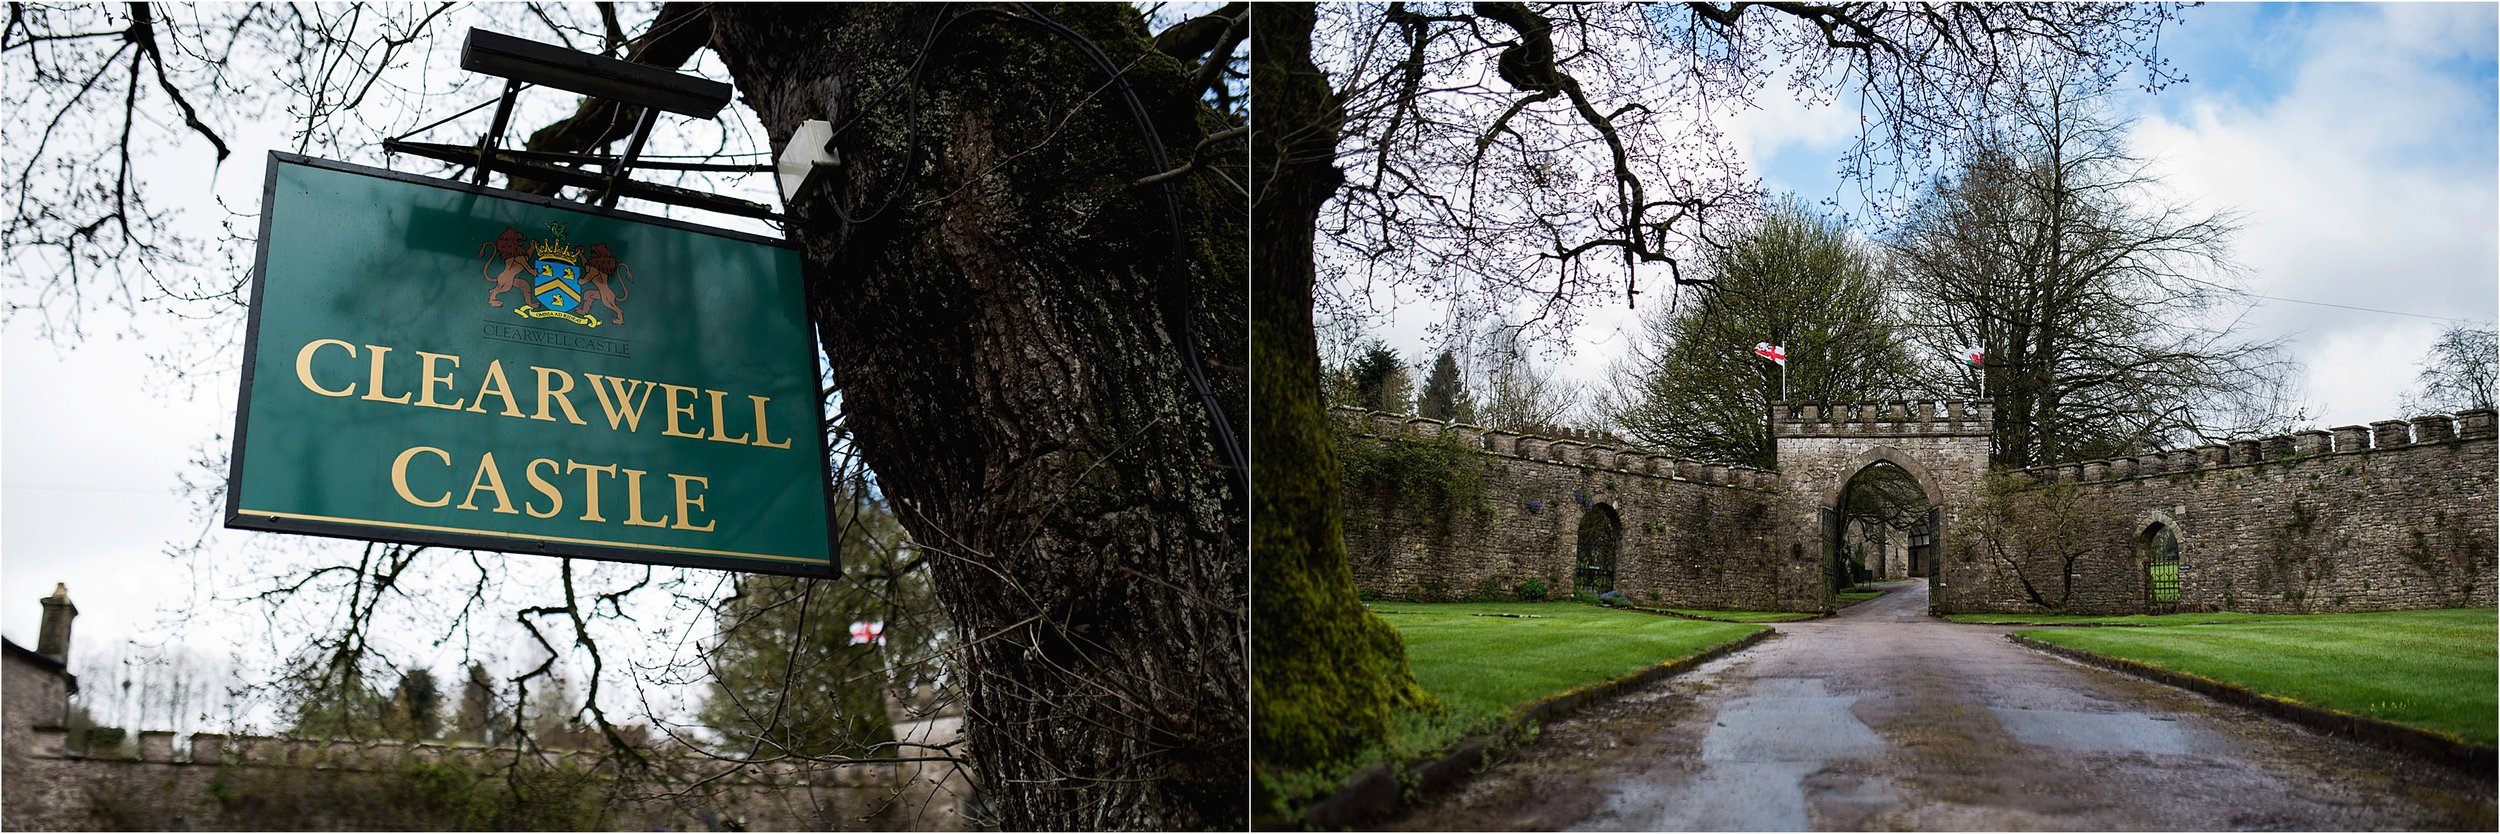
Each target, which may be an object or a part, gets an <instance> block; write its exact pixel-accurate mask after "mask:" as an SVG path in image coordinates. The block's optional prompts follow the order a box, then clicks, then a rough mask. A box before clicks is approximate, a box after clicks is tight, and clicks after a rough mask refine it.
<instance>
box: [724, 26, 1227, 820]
mask: <svg viewBox="0 0 2500 834" xmlns="http://www.w3.org/2000/svg"><path fill="white" fill-rule="evenodd" d="M712 8H713V14H714V15H716V16H717V20H716V21H715V26H716V29H717V31H716V35H715V39H714V41H713V45H714V48H715V49H716V50H717V51H718V52H719V53H720V54H721V56H722V58H723V59H724V61H725V62H726V63H727V64H728V67H729V70H730V73H731V75H732V77H733V78H734V79H735V80H736V82H737V86H738V88H739V90H740V92H741V94H742V98H743V99H744V101H745V102H746V104H747V105H748V106H750V107H753V108H754V109H755V111H756V113H757V115H758V116H759V117H760V118H761V120H762V122H763V124H764V126H765V128H766V130H767V131H768V132H769V133H770V135H771V139H772V145H773V147H775V148H780V147H782V146H783V145H784V144H785V143H786V142H787V141H788V140H789V137H790V134H791V132H792V131H793V130H794V129H796V128H797V127H798V126H799V124H800V123H801V122H802V121H804V120H807V119H823V118H826V116H827V101H828V98H829V97H830V98H833V99H835V100H837V103H838V106H839V110H840V113H841V115H839V116H837V117H836V120H835V122H836V125H837V126H838V127H843V128H844V129H843V130H842V132H841V133H840V134H839V135H838V136H837V138H836V145H837V147H838V148H839V150H840V152H841V155H842V156H841V158H842V162H843V163H845V167H843V168H842V169H841V170H840V172H839V174H838V175H837V176H835V177H834V178H833V179H834V182H832V183H831V184H830V185H829V186H827V187H826V188H824V189H822V190H821V191H818V192H816V193H814V194H812V195H806V196H803V197H802V198H801V199H800V201H799V202H800V204H801V205H799V206H797V207H794V209H793V211H792V215H793V216H792V218H791V221H790V235H791V238H792V239H793V240H794V241H796V242H797V243H798V244H799V245H800V246H801V247H802V248H803V251H804V258H805V264H806V270H807V276H808V280H809V282H810V285H811V287H812V288H813V290H814V292H815V298H814V299H813V304H814V307H813V309H812V310H811V317H812V318H813V320H814V322H815V324H816V326H817V328H818V338H819V340H820V342H821V344H822V345H823V346H824V349H825V353H826V355H827V357H828V358H829V360H830V362H831V363H832V367H833V376H834V380H835V382H836V385H837V386H838V387H839V389H840V391H841V393H842V410H843V416H844V420H845V423H846V424H847V426H848V427H849V429H850V430H851V432H852V433H853V442H854V443H855V444H857V446H858V448H859V451H860V454H861V455H863V457H864V459H865V460H866V461H867V462H868V464H869V465H870V467H872V468H873V469H874V470H875V471H876V473H877V479H878V485H879V487H880V488H881V489H882V490H883V491H884V493H885V495H887V496H888V497H890V498H891V499H893V505H894V507H895V511H896V513H897V515H899V516H900V517H901V520H902V522H903V524H904V525H905V526H906V527H907V528H908V529H909V530H910V532H911V534H912V539H913V541H914V542H915V543H916V545H917V546H918V547H920V548H922V549H923V550H925V551H928V552H930V553H932V554H934V555H935V557H936V558H935V560H934V578H935V580H936V587H937V593H938V596H939V598H940V600H941V602H942V604H943V606H944V608H945V610H946V612H947V615H948V617H949V619H950V620H951V621H952V623H953V627H954V628H955V629H956V639H957V640H958V641H960V642H961V644H962V646H963V648H962V650H961V651H962V654H961V657H960V668H962V669H963V670H964V671H965V673H966V678H967V680H965V681H964V684H963V686H964V689H965V691H966V693H967V696H968V700H967V709H968V715H967V717H968V720H967V721H966V726H967V731H968V733H969V738H968V750H969V754H970V756H971V757H972V760H973V766H974V769H975V775H976V777H977V778H978V779H979V780H980V782H981V784H982V785H984V786H985V788H984V789H985V791H986V792H987V793H988V795H989V796H990V797H991V799H992V801H994V802H995V803H996V806H997V808H998V813H999V819H998V821H997V822H998V824H999V825H1000V826H1001V827H1003V828H1006V829H1010V830H1037V829H1038V830H1050V829H1056V830H1102V829H1137V828H1153V829H1174V828H1223V829H1238V828H1240V827H1242V826H1243V824H1244V819H1243V815H1244V812H1245V809H1246V807H1247V801H1246V796H1245V793H1244V790H1243V785H1242V768H1241V762H1242V760H1243V758H1244V757H1245V755H1246V742H1247V731H1246V727H1245V723H1244V721H1245V716H1246V713H1247V691H1246V690H1247V688H1248V687H1247V683H1248V681H1247V674H1246V667H1245V662H1244V659H1245V655H1246V646H1245V642H1244V637H1245V624H1244V623H1243V621H1242V618H1243V616H1244V612H1245V605H1246V603H1245V600H1246V595H1247V592H1248V588H1247V575H1246V574H1247V567H1246V565H1245V564H1244V559H1245V558H1246V549H1245V547H1244V543H1245V540H1246V535H1247V531H1246V519H1245V516H1244V513H1243V509H1244V505H1243V501H1244V497H1243V496H1242V495H1240V494H1239V489H1238V487H1237V486H1236V484H1237V483H1238V475H1239V473H1238V472H1234V471H1228V470H1226V469H1225V468H1223V466H1222V465H1221V464H1220V463H1219V462H1218V461H1219V456H1218V453H1217V443H1218V440H1217V438H1216V432H1215V430H1214V428H1213V426H1214V423H1213V421H1212V420H1210V418H1209V416H1208V414H1207V413H1206V412H1205V410H1204V409H1203V408H1202V407H1201V405H1200V400H1199V398H1198V395H1197V394H1196V393H1195V389H1194V387H1193V385H1192V383H1191V382H1190V380H1189V378H1188V377H1187V376H1186V374H1185V369H1184V365H1183V362H1182V360H1181V358H1180V357H1181V352H1180V351H1181V340H1182V339H1184V338H1188V337H1189V335H1190V334H1189V332H1188V331H1189V330H1192V329H1194V331H1195V333H1194V337H1195V339H1196V340H1197V345H1198V350H1199V351H1200V354H1201V355H1202V356H1205V357H1211V358H1215V359H1216V360H1218V362H1220V363H1222V364H1212V363H1211V365H1210V367H1208V368H1207V369H1206V371H1207V376H1208V377H1209V378H1210V379H1211V381H1212V383H1213V385H1214V387H1215V390H1216V395H1217V398H1218V399H1219V400H1220V401H1221V402H1222V403H1224V405H1225V407H1226V408H1227V409H1228V410H1229V411H1231V413H1234V414H1239V413H1242V411H1241V409H1242V408H1243V406H1244V404H1245V400H1246V391H1245V389H1244V387H1243V386H1244V379H1243V378H1242V368H1243V365H1242V364H1241V363H1242V362H1243V361H1244V359H1243V357H1244V356H1245V355H1246V353H1247V351H1246V345H1245V342H1244V339H1243V337H1244V335H1245V331H1246V329H1247V328H1246V324H1247V322H1246V319H1245V318H1244V317H1245V315H1246V313H1245V311H1244V310H1243V306H1242V302H1243V299H1242V295H1241V264H1242V260H1243V257H1244V248H1243V247H1244V246H1245V241H1244V239H1243V228H1242V217H1241V215H1240V211H1239V202H1238V196H1237V192H1236V194H1235V196H1229V197H1228V196H1226V195H1225V194H1224V193H1222V192H1220V191H1218V190H1217V189H1216V188H1214V187H1212V186H1211V185H1210V184H1209V181H1208V178H1206V177H1204V176H1193V177H1184V178H1183V179H1182V191H1181V195H1182V196H1181V205H1182V209H1181V210H1182V215H1183V216H1182V218H1181V225H1182V228H1183V233H1184V236H1183V242H1182V244H1181V249H1180V251H1179V252H1177V253H1175V252H1173V251H1171V248H1170V243H1169V242H1168V238H1167V235H1166V232H1165V229H1166V212H1165V208H1164V206H1165V203H1164V202H1163V200H1162V195H1161V193H1160V192H1159V191H1158V190H1157V188H1155V187H1153V186H1145V187H1140V186H1133V185H1131V184H1130V183H1131V182H1133V181H1135V180H1137V179H1139V178H1141V177H1145V176H1147V175H1149V174H1153V173H1156V172H1155V171H1154V170H1152V167H1153V166H1152V165H1151V164H1150V163H1149V161H1148V157H1147V156H1146V152H1145V150H1144V147H1145V145H1144V139H1143V138H1142V137H1141V136H1139V134H1138V131H1137V129H1136V127H1135V125H1134V123H1133V121H1132V117H1131V114H1130V113H1129V111H1128V110H1127V108H1126V106H1125V103H1124V100H1123V98H1122V96H1121V95H1120V94H1119V93H1118V91H1117V90H1116V89H1115V88H1110V87H1107V86H1106V85H1107V83H1108V79H1106V78H1105V77H1104V76H1103V74H1102V73H1101V72H1099V71H1098V70H1097V69H1096V68H1095V66H1094V65H1093V64H1092V63H1091V62H1090V61H1089V60H1087V58H1086V57H1085V55H1084V53H1082V52H1080V51H1078V49H1077V48H1076V47H1075V46H1073V45H1071V44H1070V43H1068V42H1066V41H1063V40H1060V39H1058V38H1056V37H1054V36H1052V35H1051V33H1050V32H1048V31H1047V30H1045V29H1044V28H1042V27H1041V26H1038V25H1036V24H1035V23H1034V22H1032V21H1030V20H1016V19H1009V18H1005V17H1002V16H1000V15H999V14H997V13H993V12H990V11H986V10H964V9H960V8H955V7H939V6H934V5H906V4H858V5H851V4H830V5H822V6H819V5H813V4H786V5H785V4H771V5H744V4H723V5H718V6H714V7H712ZM1039 12H1040V13H1042V14H1047V15H1049V16H1052V17H1054V18H1056V19H1057V20H1058V22H1060V23H1062V24H1065V25H1067V26H1068V27H1071V28H1073V29H1074V30H1076V31H1078V32H1080V33H1082V34H1084V35H1085V36H1086V37H1088V38H1090V39H1091V40H1092V41H1093V42H1094V43H1095V44H1097V45H1098V46H1099V47H1100V48H1101V49H1102V50H1103V51H1105V52H1106V53H1108V54H1109V56H1110V58H1111V60H1112V61H1113V62H1114V63H1115V64H1117V65H1118V66H1120V67H1122V68H1123V69H1124V71H1125V77H1126V78H1127V79H1128V81H1129V83H1131V84H1133V85H1135V88H1136V92H1137V95H1138V96H1139V98H1140V99H1142V100H1143V102H1144V106H1145V108H1146V109H1147V110H1148V111H1149V117H1150V120H1151V122H1152V123H1153V125H1154V126H1155V127H1156V128H1157V129H1158V130H1159V131H1160V132H1161V136H1162V141H1163V142H1164V143H1165V145H1166V147H1168V148H1171V149H1173V151H1174V154H1175V155H1176V156H1184V157H1185V156H1186V155H1187V154H1188V153H1189V151H1190V149H1191V148H1193V147H1195V146H1196V145H1197V144H1198V142H1199V140H1200V139H1201V138H1202V137H1203V135H1204V134H1205V133H1207V132H1209V129H1210V127H1212V126H1217V123H1218V121H1219V119H1218V117H1217V116H1216V115H1214V114H1213V113H1212V112H1211V111H1209V110H1207V109H1206V108H1205V107H1204V106H1202V105H1201V104H1200V103H1199V102H1198V101H1197V97H1196V96H1195V95H1194V94H1193V92H1192V91H1191V90H1189V89H1188V85H1187V83H1186V79H1187V74H1186V73H1187V69H1188V68H1186V67H1183V66H1182V65H1181V63H1180V62H1178V61H1175V60H1173V59H1172V58H1170V57H1167V56H1163V55H1161V54H1158V53H1155V52H1153V51H1152V48H1151V44H1150V41H1149V38H1148V35H1147V32H1146V31H1145V28H1144V26H1143V24H1142V22H1141V21H1139V20H1138V18H1137V15H1136V13H1135V11H1134V10H1132V9H1130V8H1129V7H1127V6H1122V5H1071V6H1046V7H1041V8H1040V9H1039ZM957 17H960V19H956V20H953V21H952V22H951V23H947V24H946V25H944V26H943V27H939V25H938V24H939V23H940V22H941V21H942V20H947V19H950V18H957ZM933 30H934V31H935V37H934V38H933V37H932V32H933ZM924 43H925V44H927V46H926V47H925V49H926V50H927V54H926V55H925V59H924V60H922V61H921V63H920V64H919V65H918V73H917V77H916V79H915V76H914V73H913V69H914V67H915V60H916V59H922V58H923V56H922V55H921V52H922V50H923V49H924V46H923V44H924ZM837 203H838V204H840V205H841V206H843V207H846V210H847V212H848V213H849V215H850V219H849V221H846V220H845V219H843V218H842V217H840V216H838V215H837V211H836V210H835V204H837ZM850 221H856V222H850ZM711 280H738V277H737V276H715V277H712V278H711ZM1183 321H1187V322H1189V323H1190V325H1189V327H1187V328H1184V327H1182V326H1180V324H1181V322H1183Z"/></svg>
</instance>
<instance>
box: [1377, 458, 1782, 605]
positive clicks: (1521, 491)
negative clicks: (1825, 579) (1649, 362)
mask: <svg viewBox="0 0 2500 834" xmlns="http://www.w3.org/2000/svg"><path fill="white" fill-rule="evenodd" d="M1336 417H1337V418H1338V420H1339V421H1340V422H1341V424H1342V425H1343V426H1344V427H1345V428H1346V429H1347V430H1348V431H1349V432H1350V434H1351V437H1350V438H1349V439H1348V441H1347V442H1349V443H1361V444H1370V445H1371V446H1372V447H1373V448H1375V449H1379V448H1386V447H1389V446H1391V445H1392V444H1401V443H1403V444H1449V445H1450V446H1454V447H1456V448H1457V449H1459V450H1462V451H1463V453H1462V454H1460V455H1456V456H1455V457H1456V459H1457V460H1458V461H1459V465H1460V466H1461V467H1463V468H1464V469H1465V471H1463V472H1460V473H1457V474H1458V476H1459V477H1457V478H1454V479H1447V480H1454V481H1457V482H1460V483H1461V484H1462V486H1463V489H1462V490H1461V491H1462V492H1463V493H1464V494H1461V495H1458V496H1456V500H1453V501H1450V502H1448V506H1447V507H1446V508H1445V509H1444V510H1442V511H1438V512H1435V511H1431V510H1429V509H1426V508H1427V507H1430V506H1432V505H1433V504H1434V503H1435V502H1434V501H1433V500H1430V499H1428V498H1426V497H1424V496H1419V495H1415V494H1409V492H1410V491H1422V490H1431V489H1444V488H1446V487H1447V485H1446V484H1443V483H1439V482H1438V481H1439V480H1440V479H1436V480H1435V482H1431V483H1423V484H1400V483H1397V479H1395V478H1385V477H1384V478H1377V479H1373V480H1372V481H1367V482H1356V480H1355V479H1349V481H1348V483H1347V484H1346V496H1345V506H1346V513H1345V524H1346V528H1345V533H1346V549H1347V554H1348V561H1349V563H1350V566H1351V567H1352V568H1353V571H1354V581H1355V585H1356V586H1357V587H1358V588H1360V589H1362V590H1363V592H1364V593H1365V594H1367V595H1369V596H1372V597H1377V598H1395V599H1416V600H1450V599H1473V598H1504V599H1513V598H1516V594H1517V592H1518V589H1519V586H1520V584H1521V583H1522V582H1526V581H1528V580H1536V581H1537V582H1541V583H1544V584H1546V585H1547V587H1548V589H1549V591H1548V596H1549V597H1563V596H1568V595H1569V594H1570V593H1571V592H1572V591H1573V590H1574V589H1575V584H1574V576H1573V572H1574V568H1575V567H1576V564H1575V563H1576V560H1577V556H1578V549H1577V542H1578V537H1579V530H1580V525H1581V522H1582V520H1583V518H1584V517H1586V515H1587V514H1589V513H1593V512H1595V513H1602V512H1606V511H1609V510H1611V511H1612V512H1613V514H1614V516H1615V518H1617V519H1619V520H1620V524H1621V531H1622V538H1621V541H1620V544H1619V545H1618V549H1617V557H1616V566H1615V574H1614V586H1615V589H1616V590H1618V591H1621V592H1622V593H1623V594H1624V595H1625V596H1627V597H1629V598H1631V599H1632V600H1633V601H1634V602H1636V603H1640V604H1644V605H1659V606H1668V607H1700V608H1724V609H1764V608H1776V607H1779V606H1781V605H1782V604H1783V601H1784V600H1792V599H1799V598H1807V597H1811V596H1812V595H1813V591H1812V588H1813V587H1814V586H1815V585H1816V583H1817V582H1818V580H1819V575H1818V574H1817V573H1816V571H1815V565H1814V564H1813V563H1811V562H1809V563H1806V564H1803V565H1797V564H1791V563H1790V562H1789V561H1788V560H1785V559H1784V558H1783V557H1782V555H1781V554H1780V553H1779V552H1778V551H1777V550H1776V549H1775V548H1774V547H1773V546H1772V543H1771V541H1770V539H1769V534H1770V530H1771V517H1772V504H1773V502H1774V501H1775V500H1776V498H1777V495H1778V491H1777V487H1776V482H1777V480H1778V477H1777V476H1776V475H1774V474H1773V473H1770V472H1766V471H1763V470H1760V469H1753V468H1750V467H1742V466H1728V465H1725V464H1716V463H1705V462H1702V461H1693V460H1681V459H1676V458H1671V457H1667V456H1664V455H1657V454H1652V453H1648V452H1644V451H1641V450H1637V449H1628V448H1624V447H1620V446H1616V445H1611V444H1608V443H1605V442H1603V441H1597V440H1593V439H1579V438H1554V437H1540V436H1535V435H1522V434H1515V433H1512V432H1505V431H1496V430H1490V429H1485V428H1482V427H1479V426H1471V425H1466V424H1453V423H1443V422H1439V421H1435V420H1429V419H1425V418H1420V417H1415V418H1402V417H1398V416H1395V415H1390V414H1383V413H1378V412H1362V411H1357V410H1353V409H1339V410H1338V411H1337V413H1336ZM1445 448H1446V447H1445ZM1355 453H1357V454H1360V453H1362V452H1361V451H1359V450H1358V451H1356V452H1355ZM1798 585H1802V586H1804V587H1791V586H1798Z"/></svg>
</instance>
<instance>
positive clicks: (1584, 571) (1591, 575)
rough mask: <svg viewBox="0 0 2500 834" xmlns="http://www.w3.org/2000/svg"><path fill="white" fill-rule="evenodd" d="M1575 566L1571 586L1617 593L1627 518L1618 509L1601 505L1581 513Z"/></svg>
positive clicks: (1579, 588) (1597, 591)
mask: <svg viewBox="0 0 2500 834" xmlns="http://www.w3.org/2000/svg"><path fill="white" fill-rule="evenodd" d="M1577 541H1578V546H1577V547H1576V548H1575V550H1576V551H1577V552H1576V555H1575V557H1574V561H1573V563H1572V566H1573V567H1572V572H1571V585H1572V587H1573V588H1575V589H1577V590H1582V591H1587V592H1589V593H1592V594H1603V593H1606V592H1608V591H1612V590H1614V589H1615V563H1616V560H1617V557H1618V556H1620V555H1621V553H1620V551H1621V550H1622V549H1623V516H1622V515H1621V514H1619V513H1617V512H1615V508H1614V505H1611V504H1606V503H1597V504H1591V505H1589V508H1588V509H1587V510H1584V511H1582V512H1581V513H1580V532H1579V536H1578V539H1577Z"/></svg>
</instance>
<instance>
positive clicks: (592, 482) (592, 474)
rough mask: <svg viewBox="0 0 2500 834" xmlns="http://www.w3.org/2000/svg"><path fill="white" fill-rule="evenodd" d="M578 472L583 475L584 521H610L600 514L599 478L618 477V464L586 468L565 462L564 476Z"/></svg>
mask: <svg viewBox="0 0 2500 834" xmlns="http://www.w3.org/2000/svg"><path fill="white" fill-rule="evenodd" d="M576 470H578V471H580V472H581V473H582V520H583V521H606V520H608V519H607V517H606V516H603V515H600V514H599V476H601V475H606V476H608V477H610V478H614V477H616V464H613V463H611V464H607V465H604V466H585V465H583V464H579V463H574V462H572V461H570V460H567V461H565V462H564V474H567V475H571V474H573V473H574V472H575V471H576Z"/></svg>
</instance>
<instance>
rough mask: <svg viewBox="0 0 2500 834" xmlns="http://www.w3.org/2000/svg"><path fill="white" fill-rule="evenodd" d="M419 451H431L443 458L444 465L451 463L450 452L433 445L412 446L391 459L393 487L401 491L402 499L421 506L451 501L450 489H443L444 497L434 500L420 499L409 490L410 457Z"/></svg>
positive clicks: (441, 504) (434, 505) (431, 505)
mask: <svg viewBox="0 0 2500 834" xmlns="http://www.w3.org/2000/svg"><path fill="white" fill-rule="evenodd" d="M418 452H431V453H433V454H434V456H435V457H438V458H442V459H443V465H444V466H450V465H451V453H450V452H446V451H443V450H441V449H437V448H434V447H432V446H410V447H408V451H405V452H401V453H399V457H396V458H392V459H391V489H394V490H397V491H398V492H399V497H400V499H401V500H404V501H407V502H408V503H411V504H415V505H417V506H420V507H440V506H443V505H445V504H449V503H451V490H448V489H446V490H443V497H441V498H437V499H434V500H432V501H420V500H418V499H417V496H416V494H415V493H412V492H409V491H408V459H409V458H413V457H416V456H417V453H418Z"/></svg>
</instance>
